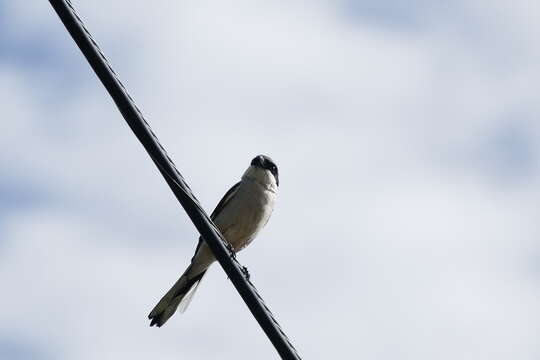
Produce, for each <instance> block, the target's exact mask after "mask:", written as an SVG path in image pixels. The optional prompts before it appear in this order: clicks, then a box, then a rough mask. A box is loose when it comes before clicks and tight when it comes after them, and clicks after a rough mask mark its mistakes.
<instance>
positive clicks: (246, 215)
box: [148, 155, 279, 327]
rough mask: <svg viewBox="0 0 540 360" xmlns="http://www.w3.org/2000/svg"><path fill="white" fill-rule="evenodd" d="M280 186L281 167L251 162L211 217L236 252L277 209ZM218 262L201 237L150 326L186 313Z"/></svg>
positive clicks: (265, 161)
mask: <svg viewBox="0 0 540 360" xmlns="http://www.w3.org/2000/svg"><path fill="white" fill-rule="evenodd" d="M278 186H279V177H278V168H277V166H276V164H275V163H274V162H273V161H272V159H270V158H269V157H268V156H264V155H259V156H257V157H255V158H254V159H253V160H252V161H251V165H250V166H249V167H248V169H247V170H246V172H245V173H244V175H243V176H242V179H241V180H240V182H238V183H237V184H236V185H234V186H233V187H232V188H231V189H230V190H229V191H227V193H226V194H225V196H223V198H222V199H221V201H220V202H219V204H218V205H217V207H216V209H215V210H214V212H212V215H211V216H210V218H211V219H212V220H213V221H214V223H215V224H216V226H217V227H218V229H219V231H220V232H221V234H223V237H224V238H225V241H226V242H227V243H228V244H230V246H232V248H233V249H234V251H240V250H242V249H243V248H244V247H246V246H247V245H249V243H250V242H251V241H252V240H253V239H254V238H255V236H256V235H257V233H258V232H259V230H261V229H262V228H263V227H264V226H265V225H266V223H267V222H268V219H269V218H270V215H271V214H272V210H273V208H274V202H275V201H276V195H277V189H278ZM215 260H216V259H215V258H214V255H213V254H212V251H211V250H210V248H209V247H208V245H207V244H206V242H205V241H204V240H203V239H202V238H199V243H198V244H197V248H196V249H195V255H193V258H192V259H191V264H190V265H189V266H188V268H187V269H186V271H184V274H182V276H181V277H180V279H178V281H177V282H176V283H175V284H174V286H173V287H172V288H171V289H170V290H169V291H168V292H167V294H165V296H163V298H162V299H161V300H160V301H159V303H158V304H157V305H156V306H155V307H154V309H153V310H152V311H151V312H150V315H148V318H149V319H151V320H152V321H151V322H150V326H154V325H157V326H158V327H160V326H161V325H163V324H165V322H166V321H167V320H168V319H169V318H170V317H171V316H172V315H173V314H174V313H175V311H176V310H177V309H179V310H180V312H184V311H185V310H186V308H187V306H188V305H189V302H190V301H191V298H192V297H193V294H194V293H195V290H196V289H197V287H198V286H199V284H200V283H201V280H202V279H203V277H204V275H205V274H206V271H207V270H208V267H209V266H210V265H212V263H213V262H214V261H215Z"/></svg>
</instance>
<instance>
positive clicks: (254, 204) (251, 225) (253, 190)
mask: <svg viewBox="0 0 540 360" xmlns="http://www.w3.org/2000/svg"><path fill="white" fill-rule="evenodd" d="M275 199H276V194H275V192H273V191H270V190H268V189H267V188H264V187H263V186H261V185H260V184H258V183H256V182H253V181H242V183H241V184H240V186H239V187H238V190H237V193H236V194H235V196H234V197H233V198H232V199H231V201H230V202H229V204H227V207H226V208H225V209H224V210H223V211H222V212H221V213H220V214H219V216H218V217H217V218H216V219H215V223H216V225H217V226H218V227H219V229H220V231H221V232H222V233H223V235H224V236H225V238H226V240H227V242H229V243H230V244H231V245H232V246H233V247H234V249H235V250H236V251H239V250H241V249H242V248H244V247H245V246H246V245H248V244H249V243H250V242H251V241H252V240H253V239H254V238H255V236H256V235H257V233H258V232H259V231H260V230H261V229H262V228H263V227H264V226H265V225H266V223H267V222H268V219H269V218H270V215H271V214H272V210H273V209H274V202H275Z"/></svg>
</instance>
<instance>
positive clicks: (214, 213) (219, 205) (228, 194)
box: [195, 181, 240, 255]
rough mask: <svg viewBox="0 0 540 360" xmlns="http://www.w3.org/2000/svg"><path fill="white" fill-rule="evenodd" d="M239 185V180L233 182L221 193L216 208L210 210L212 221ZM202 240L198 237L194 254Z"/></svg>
mask: <svg viewBox="0 0 540 360" xmlns="http://www.w3.org/2000/svg"><path fill="white" fill-rule="evenodd" d="M239 186H240V181H239V182H237V183H236V184H234V185H233V186H232V187H231V188H230V189H229V191H227V192H226V193H225V195H223V197H222V198H221V200H220V201H219V203H218V204H217V206H216V208H215V209H214V211H212V215H210V219H212V221H214V220H216V217H217V216H218V215H219V213H220V212H221V210H223V209H224V208H225V206H227V204H228V203H229V201H230V200H231V199H232V197H233V196H234V194H236V191H237V190H238V187H239ZM203 241H204V240H203V239H202V236H201V237H199V242H198V243H197V248H196V249H195V255H196V254H197V251H199V248H200V247H201V245H202V242H203Z"/></svg>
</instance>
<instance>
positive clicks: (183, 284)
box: [148, 266, 206, 327]
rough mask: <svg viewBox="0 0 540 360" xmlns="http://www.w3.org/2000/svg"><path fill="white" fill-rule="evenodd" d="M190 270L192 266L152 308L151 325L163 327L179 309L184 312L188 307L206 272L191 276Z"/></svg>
mask: <svg viewBox="0 0 540 360" xmlns="http://www.w3.org/2000/svg"><path fill="white" fill-rule="evenodd" d="M190 270H191V266H190V267H188V268H187V270H186V271H185V272H184V274H183V275H182V276H181V277H180V279H178V281H177V282H176V283H175V284H174V285H173V287H172V288H171V289H170V290H169V291H168V292H167V293H166V294H165V296H163V298H161V300H160V301H159V302H158V303H157V305H156V306H155V307H154V309H152V311H151V312H150V314H149V315H148V318H149V319H150V320H151V322H150V326H154V325H156V326H158V327H161V325H163V324H165V322H166V321H167V320H169V318H170V317H171V316H173V314H174V313H175V312H176V310H177V309H178V310H179V311H180V312H182V313H183V312H184V311H185V310H186V309H187V307H188V305H189V303H190V302H191V299H192V298H193V295H195V291H196V290H197V288H198V287H199V284H200V283H201V280H202V279H203V277H204V275H205V274H206V270H204V271H203V272H201V273H200V274H197V275H195V276H193V277H191V276H190V274H189V272H190Z"/></svg>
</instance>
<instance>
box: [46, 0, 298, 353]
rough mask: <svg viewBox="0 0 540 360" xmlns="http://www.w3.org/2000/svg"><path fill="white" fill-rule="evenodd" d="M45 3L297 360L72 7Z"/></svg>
mask: <svg viewBox="0 0 540 360" xmlns="http://www.w3.org/2000/svg"><path fill="white" fill-rule="evenodd" d="M49 2H50V3H51V5H52V7H53V8H54V10H55V11H56V13H57V14H58V16H59V17H60V19H61V20H62V22H63V23H64V26H65V27H66V29H67V30H68V32H69V33H70V34H71V37H72V38H73V40H74V41H75V43H76V44H77V46H78V47H79V49H80V50H81V52H82V53H83V55H84V56H85V57H86V60H88V63H89V64H90V66H91V67H92V69H93V70H94V72H95V73H96V75H97V76H98V78H99V79H100V80H101V82H102V83H103V85H104V86H105V88H106V89H107V91H108V92H109V95H110V96H111V97H112V98H113V100H114V102H115V103H116V106H117V107H118V109H119V110H120V113H121V114H122V116H123V117H124V119H125V120H126V122H127V123H128V125H129V127H130V128H131V130H132V131H133V133H134V134H135V136H136V137H137V139H139V141H140V142H141V144H142V145H143V146H144V148H145V149H146V151H147V152H148V155H150V158H151V159H152V161H153V162H154V163H155V164H156V166H157V168H158V170H159V172H160V173H161V175H163V177H164V178H165V181H166V182H167V184H168V185H169V187H170V188H171V190H172V191H173V193H174V195H175V196H176V198H177V199H178V201H179V202H180V204H181V205H182V206H183V207H184V210H185V211H186V213H187V214H188V216H189V218H190V219H191V221H192V222H193V224H194V225H195V227H196V228H197V230H198V231H199V232H200V234H201V235H202V237H203V238H204V239H205V241H206V243H207V244H208V246H209V247H210V249H211V250H212V252H213V253H214V256H215V257H216V259H217V260H218V261H219V263H220V264H221V266H222V267H223V269H224V270H225V272H226V273H227V275H228V277H229V278H230V279H231V281H232V282H233V284H234V286H235V287H236V289H237V290H238V292H239V293H240V296H242V299H244V302H245V303H246V305H247V306H248V308H249V310H250V311H251V313H252V314H253V316H254V317H255V318H256V319H257V321H258V322H259V325H260V326H261V328H262V329H263V330H264V332H265V333H266V335H267V336H268V338H269V339H270V341H271V342H272V344H273V345H274V347H275V348H276V350H277V352H278V353H279V355H280V356H281V358H282V359H293V360H299V359H300V356H299V355H298V353H297V352H296V349H295V348H294V346H293V345H292V344H291V342H290V341H289V339H288V338H287V335H285V333H284V331H283V330H282V329H281V327H280V326H279V324H278V322H277V321H276V319H275V318H274V316H273V315H272V313H271V312H270V309H268V307H267V306H266V304H265V303H264V301H263V299H262V297H261V296H260V295H259V293H258V292H257V289H256V288H255V286H254V285H253V284H252V283H251V281H250V280H249V275H248V273H247V271H246V269H245V268H244V267H243V266H241V265H240V263H238V261H237V260H236V258H235V257H234V253H233V252H232V251H231V250H230V249H229V248H228V247H227V246H226V245H225V243H224V240H223V238H222V236H221V234H220V232H219V230H217V228H216V226H215V225H214V223H213V222H212V221H211V220H210V218H209V217H208V215H207V214H206V213H205V211H204V210H203V209H202V207H201V205H200V203H199V201H198V200H197V198H196V197H195V195H194V194H193V192H192V191H191V189H190V188H189V186H188V184H187V183H186V181H185V180H184V178H183V177H182V175H181V174H180V172H179V171H178V170H177V169H176V166H175V165H174V163H173V162H172V160H171V158H170V157H169V156H168V155H167V153H166V152H165V149H164V148H163V146H161V144H160V143H159V141H158V138H157V137H156V135H155V134H154V132H153V131H152V129H151V128H150V126H149V125H148V123H147V122H146V120H145V119H144V117H143V115H142V113H141V111H140V110H139V109H138V108H137V106H136V105H135V102H134V101H133V99H132V98H131V96H130V95H129V94H128V92H127V90H126V89H125V87H124V85H123V84H122V83H121V82H120V79H119V78H118V76H117V75H116V73H115V72H114V70H113V69H112V67H111V66H110V65H109V62H108V61H107V59H106V58H105V55H104V54H103V52H102V51H101V49H100V48H99V46H98V45H97V43H96V42H95V41H94V39H93V38H92V35H91V34H90V33H89V32H88V30H87V29H86V27H85V26H84V24H83V22H82V20H81V19H80V17H79V15H78V14H77V12H76V11H75V9H74V8H73V6H72V5H71V2H70V1H69V0H49Z"/></svg>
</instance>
